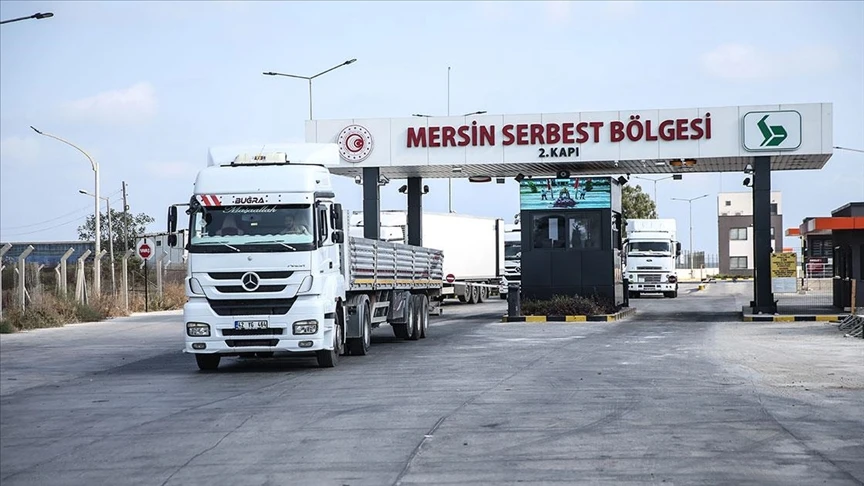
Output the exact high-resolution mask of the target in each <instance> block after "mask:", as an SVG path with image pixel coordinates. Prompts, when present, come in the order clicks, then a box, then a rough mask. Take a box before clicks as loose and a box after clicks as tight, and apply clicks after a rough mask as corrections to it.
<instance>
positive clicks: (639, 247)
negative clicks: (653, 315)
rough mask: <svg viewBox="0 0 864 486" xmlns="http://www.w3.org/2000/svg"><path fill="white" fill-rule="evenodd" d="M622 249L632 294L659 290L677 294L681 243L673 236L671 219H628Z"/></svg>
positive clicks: (664, 293)
mask: <svg viewBox="0 0 864 486" xmlns="http://www.w3.org/2000/svg"><path fill="white" fill-rule="evenodd" d="M624 252H625V255H626V263H625V275H626V276H627V279H628V280H629V290H630V295H631V296H633V297H639V296H640V295H641V294H642V293H643V292H653V293H659V292H662V293H663V295H664V296H666V297H671V298H675V297H678V277H677V275H676V273H675V261H676V260H677V258H678V256H679V255H680V254H681V243H679V242H678V241H677V239H676V232H675V220H674V219H629V220H627V238H626V240H625V243H624Z"/></svg>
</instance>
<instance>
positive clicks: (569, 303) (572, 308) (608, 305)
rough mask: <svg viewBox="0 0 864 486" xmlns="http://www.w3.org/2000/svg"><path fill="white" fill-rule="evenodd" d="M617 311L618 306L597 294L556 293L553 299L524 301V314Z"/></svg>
mask: <svg viewBox="0 0 864 486" xmlns="http://www.w3.org/2000/svg"><path fill="white" fill-rule="evenodd" d="M616 311H617V308H616V306H615V305H614V304H613V303H612V302H611V301H609V300H608V299H605V298H602V297H600V296H597V295H595V296H591V297H582V296H579V295H575V296H569V295H554V296H552V298H551V299H546V300H535V299H526V300H524V301H523V302H522V315H525V316H573V315H588V316H590V315H598V314H612V313H614V312H616Z"/></svg>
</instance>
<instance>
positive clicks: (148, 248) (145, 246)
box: [135, 238, 156, 260]
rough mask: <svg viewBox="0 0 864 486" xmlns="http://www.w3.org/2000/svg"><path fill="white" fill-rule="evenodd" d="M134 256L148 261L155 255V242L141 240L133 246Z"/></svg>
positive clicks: (147, 239)
mask: <svg viewBox="0 0 864 486" xmlns="http://www.w3.org/2000/svg"><path fill="white" fill-rule="evenodd" d="M135 254H136V255H138V258H141V259H142V260H150V259H151V258H153V255H154V254H156V242H155V241H153V238H141V239H140V240H138V243H137V244H136V245H135Z"/></svg>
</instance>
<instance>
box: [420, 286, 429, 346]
mask: <svg viewBox="0 0 864 486" xmlns="http://www.w3.org/2000/svg"><path fill="white" fill-rule="evenodd" d="M421 297H422V298H423V300H422V302H421V306H420V317H419V319H420V339H426V333H427V332H428V331H427V330H428V329H429V298H428V297H426V296H425V295H421Z"/></svg>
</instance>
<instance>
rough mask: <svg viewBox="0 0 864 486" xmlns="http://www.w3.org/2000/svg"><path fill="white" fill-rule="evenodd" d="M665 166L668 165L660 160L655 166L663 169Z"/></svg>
mask: <svg viewBox="0 0 864 486" xmlns="http://www.w3.org/2000/svg"><path fill="white" fill-rule="evenodd" d="M664 165H666V162H662V161H659V160H658V161H657V162H654V166H655V167H662V166H664Z"/></svg>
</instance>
